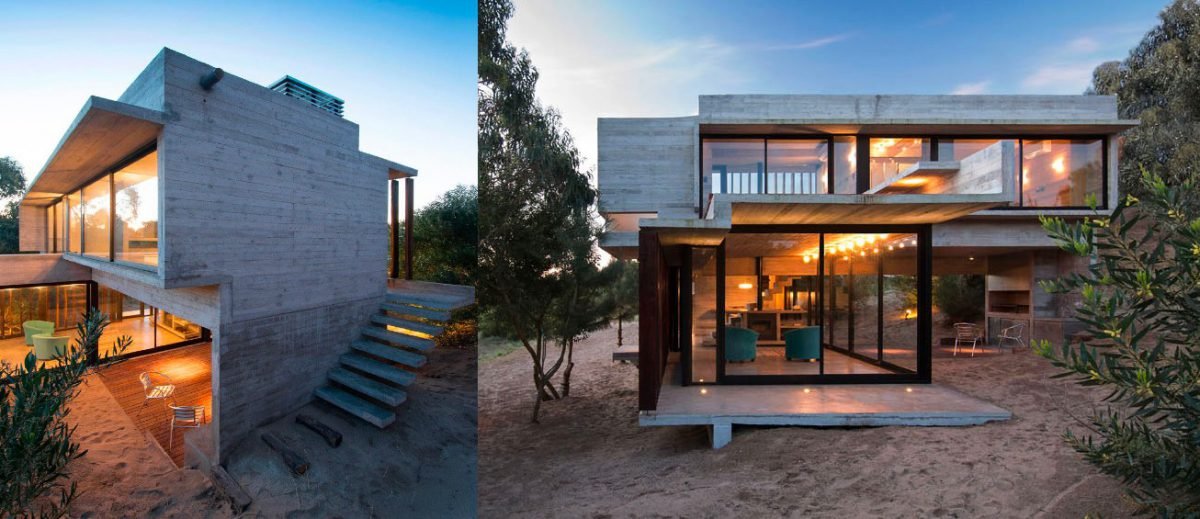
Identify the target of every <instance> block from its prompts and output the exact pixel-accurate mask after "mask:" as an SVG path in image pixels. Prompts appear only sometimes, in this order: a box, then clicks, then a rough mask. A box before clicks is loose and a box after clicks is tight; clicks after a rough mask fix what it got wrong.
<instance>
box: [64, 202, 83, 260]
mask: <svg viewBox="0 0 1200 519" xmlns="http://www.w3.org/2000/svg"><path fill="white" fill-rule="evenodd" d="M64 200H65V201H66V211H65V212H66V215H67V220H66V222H64V223H63V225H64V226H65V227H66V235H67V251H68V252H75V253H79V252H82V249H80V248H79V244H80V242H79V238H80V232H79V230H80V229H81V227H80V225H81V224H82V222H83V205H82V204H81V203H80V201H81V197H80V194H79V191H76V192H74V193H70V194H68V195H67V196H66V197H64Z"/></svg>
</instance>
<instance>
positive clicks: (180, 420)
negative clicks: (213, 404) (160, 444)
mask: <svg viewBox="0 0 1200 519" xmlns="http://www.w3.org/2000/svg"><path fill="white" fill-rule="evenodd" d="M170 407H171V439H170V440H168V441H167V448H168V449H172V448H174V447H175V428H176V427H178V428H181V429H195V428H198V427H200V426H201V425H204V406H202V405H178V406H176V405H173V406H170Z"/></svg>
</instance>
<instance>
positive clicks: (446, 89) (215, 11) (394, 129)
mask: <svg viewBox="0 0 1200 519" xmlns="http://www.w3.org/2000/svg"><path fill="white" fill-rule="evenodd" d="M414 4H416V5H414ZM476 8H477V6H476V3H475V2H474V1H471V0H460V1H454V2H447V1H429V2H425V3H424V5H420V3H417V2H354V3H350V2H309V1H289V2H203V3H199V4H198V3H194V2H191V3H187V2H108V3H105V4H104V5H103V6H100V5H98V4H96V3H94V2H21V3H16V2H6V1H4V0H0V48H3V49H4V53H3V54H2V55H0V66H2V67H3V68H2V70H3V71H4V72H3V74H2V75H0V76H2V77H3V81H0V114H3V116H2V120H3V122H4V124H0V156H5V155H8V156H12V157H13V158H15V159H16V160H17V161H18V162H20V163H21V165H22V166H23V167H24V169H25V176H26V178H27V179H28V180H32V179H33V177H34V176H35V175H36V174H37V172H38V171H39V170H40V169H41V168H42V166H43V165H44V164H45V162H46V159H47V158H48V156H49V154H50V152H51V151H52V150H53V149H54V147H55V146H56V145H57V144H58V141H59V139H61V138H62V136H63V133H64V132H65V131H66V129H67V127H68V126H69V125H70V123H71V121H72V119H74V117H75V115H76V114H78V113H79V110H80V108H82V106H83V103H84V101H85V100H86V99H87V97H88V96H89V95H96V96H100V97H106V98H109V99H116V98H117V97H119V96H120V95H121V93H122V92H123V91H124V90H125V87H126V86H128V85H129V83H131V82H132V81H133V79H134V78H135V77H137V75H138V73H140V72H141V71H142V69H143V68H145V66H146V65H147V64H148V63H149V62H150V60H151V59H153V58H154V56H155V55H156V54H158V52H159V51H160V50H161V49H162V48H163V47H170V48H172V49H175V50H177V51H179V52H182V53H184V54H187V55H189V56H191V57H193V58H196V59H198V60H200V61H203V62H205V63H208V64H210V65H212V66H215V67H221V68H223V69H225V71H226V72H228V73H231V74H235V75H237V76H240V77H243V78H245V79H248V80H250V81H253V82H255V83H259V84H262V85H264V86H265V85H268V84H270V83H271V82H273V81H275V80H276V79H279V78H280V77H283V76H284V75H285V74H290V75H292V76H294V77H297V78H299V79H301V80H303V81H305V82H308V83H311V84H313V85H315V86H317V87H318V88H321V89H323V90H325V91H327V92H329V93H331V94H333V95H335V96H338V97H340V98H342V99H344V100H345V102H346V111H345V116H346V118H347V119H349V120H351V121H353V122H355V123H358V125H359V130H360V139H361V141H360V147H361V148H362V150H363V151H366V152H368V153H372V154H375V155H379V156H381V157H384V158H387V159H390V160H394V161H396V162H400V163H402V164H406V165H409V166H412V167H414V168H417V170H418V171H419V176H418V179H417V186H416V202H417V205H418V206H423V205H425V204H427V203H428V202H430V201H432V200H433V198H434V197H436V196H437V195H438V194H440V193H443V192H445V191H447V190H449V189H450V188H452V187H454V185H456V184H475V183H476V178H477V176H478V175H477V163H476V159H475V155H476V154H475V148H476V138H475V135H476V131H475V128H476V116H475V93H476V88H475V84H476V72H475V71H476V63H477V60H476V52H477V46H476V34H477V29H476V19H477V16H476ZM380 189H381V190H383V189H385V186H382V185H381V186H380Z"/></svg>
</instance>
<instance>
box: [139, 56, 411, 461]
mask: <svg viewBox="0 0 1200 519" xmlns="http://www.w3.org/2000/svg"><path fill="white" fill-rule="evenodd" d="M162 65H163V73H162V77H163V80H164V82H165V87H164V106H163V110H164V111H166V112H167V113H168V114H169V115H170V118H171V121H170V122H169V123H168V124H167V125H166V126H165V127H164V128H163V132H162V135H161V137H160V138H159V160H160V177H159V182H160V190H161V192H162V193H163V197H164V199H163V206H164V211H163V212H162V213H161V216H162V220H161V228H162V229H163V233H164V235H163V241H162V242H161V243H162V244H161V247H162V250H160V257H161V258H162V261H163V274H164V278H165V279H164V282H165V283H166V285H167V286H181V285H187V284H205V285H207V284H214V283H220V284H221V285H222V286H224V287H227V291H226V292H225V295H224V296H223V297H222V301H221V304H222V305H228V311H225V309H222V312H221V314H222V316H223V320H222V322H221V325H220V329H219V330H218V331H214V334H215V335H216V336H217V342H216V343H215V344H214V349H215V350H217V353H215V354H214V357H216V358H217V360H218V362H219V365H217V366H214V371H215V373H216V374H215V375H214V383H213V386H214V391H215V392H217V393H218V394H219V398H217V399H214V400H215V401H216V402H218V403H217V406H218V408H217V409H216V411H217V413H216V414H217V416H218V420H219V423H218V427H217V432H218V435H219V443H220V446H219V447H220V450H221V451H222V452H224V451H227V449H228V448H229V447H231V446H232V445H233V444H234V443H236V442H237V441H238V440H239V439H240V438H241V437H243V436H244V435H245V433H247V432H249V431H250V430H252V429H253V428H254V427H256V426H258V425H260V424H263V423H266V422H268V421H270V420H273V419H275V418H278V417H279V416H282V415H283V414H286V413H288V412H290V411H291V410H292V409H295V408H296V407H298V406H300V405H303V404H304V403H306V402H308V401H309V400H310V399H311V392H312V389H313V388H315V387H316V386H318V385H320V384H321V383H322V382H323V380H324V377H325V372H326V371H327V370H328V369H329V368H330V367H331V366H332V365H334V363H335V359H336V357H337V355H338V354H341V353H344V352H345V351H346V349H347V348H348V344H349V340H350V339H351V338H352V337H353V336H354V333H355V332H356V331H357V329H358V327H359V326H361V325H362V324H364V323H365V322H366V320H367V319H368V317H369V314H370V311H371V310H372V309H374V308H377V307H378V304H379V303H380V302H381V301H382V300H383V295H384V292H385V291H386V286H387V285H386V277H385V276H386V272H385V267H386V263H387V225H386V221H385V215H386V214H387V179H388V171H387V169H384V168H380V167H378V166H377V164H378V163H377V162H376V161H372V160H369V159H368V158H367V157H366V156H364V155H363V154H362V153H360V152H359V150H358V126H357V125H356V124H354V123H352V122H350V121H347V120H345V119H342V118H340V117H337V116H335V115H333V114H330V113H328V112H325V111H323V110H320V109H318V108H316V107H313V106H311V105H308V104H306V103H304V102H302V101H299V100H297V99H293V98H289V97H286V96H284V95H282V94H280V93H277V92H273V91H271V90H269V89H267V88H265V87H263V86H260V85H257V84H254V83H251V82H249V81H246V80H244V79H242V78H239V77H237V76H235V75H233V74H229V73H226V74H225V77H224V79H222V80H221V81H220V82H219V83H217V84H216V85H215V86H214V87H213V88H212V90H211V91H204V90H203V89H201V88H200V86H199V81H200V78H201V77H203V76H204V75H205V74H207V73H208V72H209V71H211V70H212V68H213V67H212V66H210V65H206V64H204V63H201V62H199V61H196V60H194V59H191V58H189V57H187V56H184V55H182V54H179V53H176V52H173V51H170V50H167V51H165V52H164V59H163V61H162ZM143 75H144V76H152V75H153V74H150V73H146V74H143ZM145 91H146V92H153V91H154V90H153V89H146V90H145ZM147 97H152V94H151V95H148V96H147Z"/></svg>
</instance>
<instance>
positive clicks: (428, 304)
mask: <svg viewBox="0 0 1200 519" xmlns="http://www.w3.org/2000/svg"><path fill="white" fill-rule="evenodd" d="M410 283H413V282H410ZM416 283H419V282H416ZM425 285H432V286H433V287H434V288H433V289H430V288H429V287H426V286H425ZM419 286H421V287H422V289H421V290H411V291H406V290H399V291H391V292H388V294H387V299H386V300H385V302H384V303H383V304H381V305H380V306H379V312H378V313H376V314H374V315H372V316H371V322H370V324H368V325H366V326H364V327H363V328H362V330H361V333H360V336H359V337H358V338H356V339H354V340H353V341H351V342H350V351H349V352H348V353H346V354H344V355H342V356H341V358H340V359H339V362H338V365H337V366H336V367H334V368H333V369H331V370H329V380H328V382H327V383H326V384H325V385H324V386H321V387H319V388H317V389H316V391H314V396H315V397H316V398H319V399H321V400H324V401H326V402H328V403H330V404H332V405H334V406H336V407H338V408H340V409H342V410H344V411H346V412H348V413H350V414H352V415H354V416H357V417H359V418H361V419H363V420H365V421H367V422H368V423H370V424H371V425H374V426H376V427H378V428H380V429H383V428H385V427H387V426H389V425H391V424H392V423H393V422H395V421H396V412H395V408H396V407H397V406H399V405H400V404H403V403H404V401H405V400H406V399H407V398H408V393H407V392H405V390H404V389H405V388H406V387H408V386H409V385H410V384H412V383H413V382H414V381H415V380H416V378H417V373H416V372H415V371H413V370H415V369H419V368H421V367H422V366H424V365H425V362H426V359H425V356H424V355H422V353H423V352H426V351H429V350H430V349H432V348H433V346H434V342H433V339H434V337H437V336H438V335H440V334H441V333H442V325H443V324H445V322H446V321H449V320H450V313H451V311H453V310H455V309H457V308H462V307H464V306H467V305H470V304H471V303H473V302H474V301H473V300H474V294H473V291H472V293H471V295H470V297H464V296H463V295H462V294H461V293H454V292H444V291H438V290H436V287H437V285H434V284H432V283H419ZM443 286H445V285H443Z"/></svg>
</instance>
